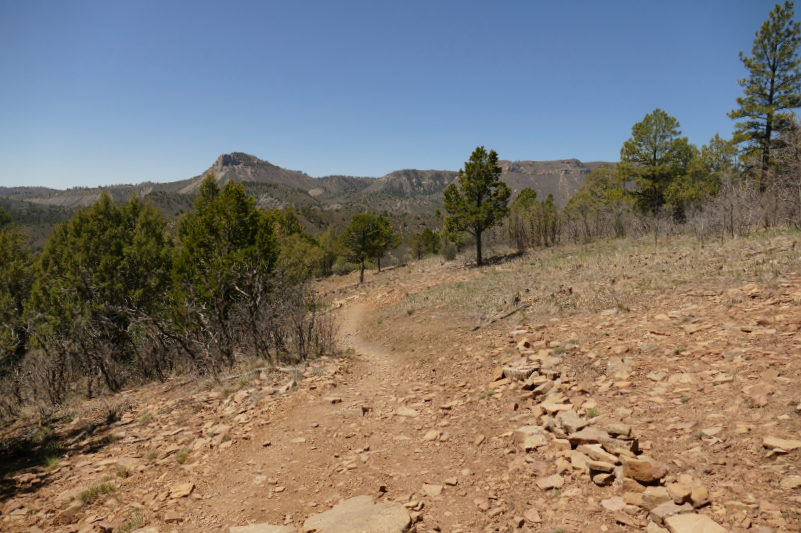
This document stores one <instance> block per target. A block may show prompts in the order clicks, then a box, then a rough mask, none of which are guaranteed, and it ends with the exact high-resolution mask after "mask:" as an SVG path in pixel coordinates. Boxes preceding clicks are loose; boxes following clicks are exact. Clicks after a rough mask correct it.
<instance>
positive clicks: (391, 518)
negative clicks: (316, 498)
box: [302, 496, 412, 533]
mask: <svg viewBox="0 0 801 533" xmlns="http://www.w3.org/2000/svg"><path fill="white" fill-rule="evenodd" d="M411 524H412V521H411V518H409V512H408V511H407V510H406V509H405V508H404V507H403V505H401V504H400V503H379V504H374V503H373V499H372V498H371V497H370V496H357V497H355V498H351V499H349V500H345V501H344V502H342V503H340V504H339V505H335V506H334V507H333V508H332V509H329V510H328V511H326V512H324V513H320V514H317V515H314V516H311V517H309V518H308V519H307V520H306V522H304V523H303V529H302V532H303V533H406V531H408V530H409V526H411Z"/></svg>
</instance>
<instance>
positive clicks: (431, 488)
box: [423, 483, 442, 498]
mask: <svg viewBox="0 0 801 533" xmlns="http://www.w3.org/2000/svg"><path fill="white" fill-rule="evenodd" d="M423 492H425V493H426V495H428V496H429V497H431V498H435V497H437V496H439V495H440V494H442V485H429V484H427V483H426V484H424V485H423Z"/></svg>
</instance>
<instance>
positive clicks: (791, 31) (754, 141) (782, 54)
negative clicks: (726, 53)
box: [729, 0, 801, 191]
mask: <svg viewBox="0 0 801 533" xmlns="http://www.w3.org/2000/svg"><path fill="white" fill-rule="evenodd" d="M794 16H795V11H794V10H793V2H790V1H789V0H788V1H786V2H785V3H784V5H783V6H782V5H781V4H776V7H775V8H774V9H773V11H771V12H770V18H769V19H768V20H766V21H765V22H764V23H762V27H761V28H760V29H759V31H758V32H756V39H754V47H753V49H752V51H751V54H752V55H751V56H745V55H744V54H743V52H740V60H741V61H742V62H743V64H744V65H745V68H746V69H748V72H749V74H748V77H747V78H743V79H741V80H738V83H739V84H740V85H741V86H742V87H743V88H744V92H745V95H744V96H741V97H739V98H737V105H738V106H739V108H738V109H734V110H732V111H730V112H729V118H732V119H734V120H741V122H738V123H737V125H736V126H735V129H734V138H735V141H736V142H737V143H743V144H745V145H746V153H748V154H751V155H753V156H754V158H756V157H758V158H759V161H760V164H761V171H760V180H759V189H760V190H761V191H764V190H765V188H766V185H767V184H766V179H767V173H768V169H769V167H770V162H771V151H772V148H773V142H774V136H776V135H778V134H781V133H782V132H783V131H785V130H786V129H787V128H788V127H789V126H790V123H791V121H790V117H791V115H790V113H789V111H790V110H791V109H795V108H797V107H801V70H799V64H801V59H799V57H798V44H799V35H801V23H798V22H793V17H794Z"/></svg>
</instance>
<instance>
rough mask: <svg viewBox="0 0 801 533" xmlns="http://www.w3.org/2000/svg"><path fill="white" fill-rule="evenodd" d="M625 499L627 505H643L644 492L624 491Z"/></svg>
mask: <svg viewBox="0 0 801 533" xmlns="http://www.w3.org/2000/svg"><path fill="white" fill-rule="evenodd" d="M623 501H624V502H626V504H627V505H636V506H637V507H642V493H639V492H624V493H623Z"/></svg>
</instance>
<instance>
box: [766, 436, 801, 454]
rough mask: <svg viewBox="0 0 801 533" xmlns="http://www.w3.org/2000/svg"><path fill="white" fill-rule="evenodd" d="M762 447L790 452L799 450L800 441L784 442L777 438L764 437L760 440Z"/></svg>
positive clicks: (800, 446)
mask: <svg viewBox="0 0 801 533" xmlns="http://www.w3.org/2000/svg"><path fill="white" fill-rule="evenodd" d="M762 446H764V447H765V448H779V449H781V450H784V451H786V452H791V451H793V450H795V449H797V448H801V440H785V439H780V438H778V437H765V438H764V439H763V440H762Z"/></svg>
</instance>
